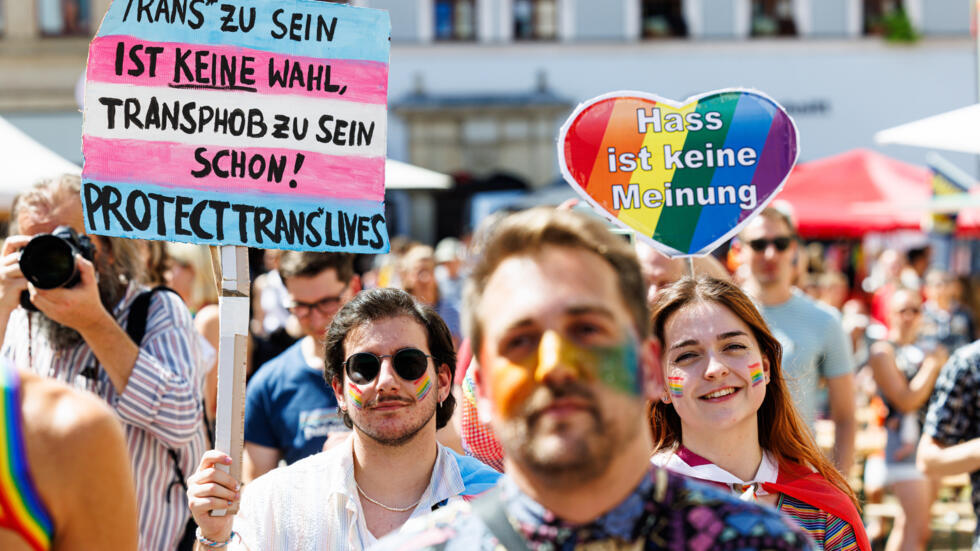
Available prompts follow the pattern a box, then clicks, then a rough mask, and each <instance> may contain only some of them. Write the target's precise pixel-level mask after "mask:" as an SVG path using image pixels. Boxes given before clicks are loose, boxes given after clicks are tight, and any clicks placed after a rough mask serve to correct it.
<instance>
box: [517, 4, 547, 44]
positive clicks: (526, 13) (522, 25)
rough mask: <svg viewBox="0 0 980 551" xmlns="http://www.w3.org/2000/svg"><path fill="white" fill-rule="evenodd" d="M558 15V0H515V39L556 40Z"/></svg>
mask: <svg viewBox="0 0 980 551" xmlns="http://www.w3.org/2000/svg"><path fill="white" fill-rule="evenodd" d="M557 16H558V9H557V0H514V39H515V40H554V39H555V38H556V37H557V36H558V21H557Z"/></svg>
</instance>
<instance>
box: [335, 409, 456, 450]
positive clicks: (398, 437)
mask: <svg viewBox="0 0 980 551" xmlns="http://www.w3.org/2000/svg"><path fill="white" fill-rule="evenodd" d="M384 401H385V400H381V402H384ZM394 401H401V402H405V403H409V402H410V400H405V399H401V398H399V399H397V400H394ZM377 403H378V401H377V400H375V401H374V402H372V403H370V404H365V405H364V407H365V409H367V408H369V407H373V406H374V405H377ZM437 407H438V402H436V407H433V408H432V412H431V413H428V414H424V413H423V414H422V417H421V418H420V420H419V422H418V423H416V424H414V425H410V426H408V427H407V428H406V429H404V430H403V431H401V432H400V433H398V434H390V435H386V434H381V433H379V431H376V430H374V429H373V428H372V427H369V426H366V424H360V423H357V422H356V421H354V418H353V417H352V418H351V423H352V424H353V425H354V426H355V427H356V428H357V429H358V430H360V431H361V432H362V433H363V434H364V435H365V436H367V437H368V438H370V439H371V440H374V441H375V442H377V443H379V444H381V445H383V446H389V447H398V446H401V445H402V444H405V443H406V442H408V441H409V440H411V439H412V438H415V435H417V434H418V433H419V432H420V431H421V430H422V429H423V428H425V426H426V425H428V424H429V421H431V420H432V418H433V417H435V415H436V411H437Z"/></svg>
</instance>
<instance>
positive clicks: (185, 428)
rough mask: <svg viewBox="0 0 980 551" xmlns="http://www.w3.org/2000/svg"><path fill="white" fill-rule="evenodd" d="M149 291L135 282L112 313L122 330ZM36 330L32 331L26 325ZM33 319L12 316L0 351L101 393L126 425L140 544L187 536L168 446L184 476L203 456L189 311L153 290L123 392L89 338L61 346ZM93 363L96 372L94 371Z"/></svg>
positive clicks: (170, 544)
mask: <svg viewBox="0 0 980 551" xmlns="http://www.w3.org/2000/svg"><path fill="white" fill-rule="evenodd" d="M142 290H143V289H142V288H140V287H138V286H136V285H130V286H129V288H128V289H127V290H126V295H125V296H124V297H123V299H122V300H121V301H120V302H119V305H117V306H116V308H115V309H114V310H113V313H112V314H113V317H114V318H115V319H116V321H117V322H118V323H119V325H121V326H122V327H125V326H126V320H127V319H128V318H129V307H130V305H131V304H132V302H133V299H135V298H136V296H137V295H138V294H139V293H140V291H142ZM29 328H30V329H31V333H30V334H29V333H28V329H29ZM37 329H38V328H37V325H36V324H33V326H31V325H29V323H28V316H27V312H26V311H25V310H24V309H22V308H17V309H16V310H14V311H13V312H12V313H11V314H10V320H9V321H8V322H7V333H6V335H5V337H4V342H3V349H2V350H0V355H2V356H3V357H5V358H9V359H11V360H12V361H13V362H14V363H15V364H16V365H17V366H18V367H21V368H24V369H30V370H32V371H34V372H35V373H38V374H39V375H42V376H46V377H49V378H52V379H57V380H59V381H62V382H64V383H67V384H68V385H70V386H74V387H76V388H80V389H83V390H88V391H90V392H93V393H95V394H97V395H98V396H99V397H101V398H102V399H103V400H105V401H106V402H107V403H108V404H109V406H110V407H112V408H113V409H114V410H115V412H116V415H117V416H118V417H119V419H120V420H121V421H122V422H123V428H124V430H125V434H126V445H127V447H128V449H129V457H130V460H131V462H132V466H133V473H134V474H135V476H134V483H135V486H136V497H137V501H138V504H139V527H140V549H141V550H144V551H145V550H160V551H164V550H166V551H171V550H173V549H174V548H175V547H176V543H177V541H178V540H179V539H180V537H181V535H183V533H184V527H185V525H186V524H187V519H188V518H190V510H189V509H188V508H187V499H186V497H185V496H184V489H183V487H182V486H181V485H180V484H179V483H177V482H176V481H177V478H176V474H175V472H174V462H173V460H172V459H171V458H170V455H169V450H171V449H172V450H175V451H176V452H177V455H178V458H179V463H180V467H181V469H182V470H183V473H184V475H185V476H186V475H190V474H191V473H193V472H194V470H195V469H196V468H197V462H198V460H199V459H200V457H201V454H202V453H204V449H205V432H204V423H203V421H202V419H203V417H202V414H203V413H202V412H203V410H202V407H201V388H202V387H201V384H202V382H203V376H204V372H203V369H201V366H202V364H201V363H200V358H199V356H200V350H199V347H198V345H197V336H196V332H195V331H194V325H193V322H192V321H191V316H190V312H188V311H187V307H186V306H184V303H183V301H181V299H180V297H178V296H177V295H176V294H174V293H168V292H162V293H154V294H153V298H152V300H151V301H150V307H149V310H148V312H147V321H146V333H145V334H144V337H143V342H142V343H141V344H140V350H139V356H137V358H136V364H135V365H134V366H133V371H132V373H131V374H130V376H129V381H128V383H127V384H126V388H125V389H124V390H123V392H122V394H119V393H117V392H116V388H115V387H114V386H113V385H112V381H110V380H109V376H108V374H107V373H106V372H105V370H104V369H101V368H100V367H99V364H98V361H97V360H96V359H95V354H94V353H93V352H92V349H91V348H89V347H88V345H87V344H85V343H84V342H83V343H81V344H79V345H78V346H75V347H74V348H71V349H69V350H55V349H54V348H53V347H51V346H49V345H48V343H47V341H46V338H45V336H44V335H42V334H41V333H40V332H38V330H37ZM92 368H94V369H92Z"/></svg>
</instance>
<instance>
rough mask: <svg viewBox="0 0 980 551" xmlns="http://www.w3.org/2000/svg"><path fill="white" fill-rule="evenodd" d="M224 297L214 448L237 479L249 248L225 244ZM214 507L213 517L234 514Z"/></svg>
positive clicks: (225, 468)
mask: <svg viewBox="0 0 980 551" xmlns="http://www.w3.org/2000/svg"><path fill="white" fill-rule="evenodd" d="M219 255H220V257H221V262H220V271H219V272H218V273H220V276H221V283H220V289H221V296H220V297H219V298H218V319H219V320H220V321H219V326H220V330H219V333H220V336H219V340H218V408H217V409H218V411H217V415H216V417H215V421H216V423H217V426H216V429H215V438H214V447H215V449H217V450H219V451H222V452H224V453H226V454H228V455H229V456H231V460H232V463H231V466H230V468H229V466H228V465H218V468H219V469H221V470H223V471H225V472H227V473H230V474H231V475H232V476H233V477H235V479H237V480H241V479H242V448H243V446H244V439H243V437H244V424H245V363H246V354H247V345H248V308H249V298H248V289H249V275H248V249H247V248H246V247H237V246H233V245H225V246H222V247H221V250H220V253H219ZM237 511H238V509H237V506H236V507H235V508H234V509H232V510H229V511H226V510H225V509H215V510H213V511H211V516H215V517H221V516H224V515H225V514H226V512H230V513H231V514H235V513H236V512H237Z"/></svg>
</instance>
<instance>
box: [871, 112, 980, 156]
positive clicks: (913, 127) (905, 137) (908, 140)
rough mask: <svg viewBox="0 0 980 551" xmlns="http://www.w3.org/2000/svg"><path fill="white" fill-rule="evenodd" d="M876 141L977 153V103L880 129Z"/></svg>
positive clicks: (979, 138) (979, 150)
mask: <svg viewBox="0 0 980 551" xmlns="http://www.w3.org/2000/svg"><path fill="white" fill-rule="evenodd" d="M875 142H877V143H879V144H897V145H912V146H917V147H928V148H932V149H945V150H949V151H962V152H964V153H975V154H980V103H978V104H976V105H971V106H969V107H963V108H960V109H954V110H953V111H947V112H946V113H941V114H939V115H934V116H932V117H926V118H924V119H919V120H917V121H912V122H909V123H905V124H902V125H899V126H893V127H892V128H888V129H885V130H882V131H880V132H878V133H876V134H875Z"/></svg>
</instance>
